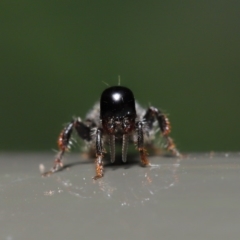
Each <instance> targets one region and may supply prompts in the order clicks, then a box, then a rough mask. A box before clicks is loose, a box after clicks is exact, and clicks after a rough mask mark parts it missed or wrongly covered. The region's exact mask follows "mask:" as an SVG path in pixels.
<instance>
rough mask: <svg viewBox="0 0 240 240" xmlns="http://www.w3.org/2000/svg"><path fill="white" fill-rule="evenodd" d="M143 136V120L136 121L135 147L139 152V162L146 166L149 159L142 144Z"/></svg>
mask: <svg viewBox="0 0 240 240" xmlns="http://www.w3.org/2000/svg"><path fill="white" fill-rule="evenodd" d="M143 143H144V137H143V122H141V121H139V122H137V148H138V151H139V153H140V158H141V163H142V165H143V166H148V165H149V161H148V159H147V150H146V149H145V148H144V146H143Z"/></svg>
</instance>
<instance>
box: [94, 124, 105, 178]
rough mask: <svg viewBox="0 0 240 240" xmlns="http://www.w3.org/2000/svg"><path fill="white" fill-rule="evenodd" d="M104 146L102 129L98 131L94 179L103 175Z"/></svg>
mask: <svg viewBox="0 0 240 240" xmlns="http://www.w3.org/2000/svg"><path fill="white" fill-rule="evenodd" d="M103 152H104V150H103V146H102V129H100V128H98V129H97V131H96V176H95V177H93V179H94V180H97V179H98V178H101V177H103Z"/></svg>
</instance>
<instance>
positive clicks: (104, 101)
mask: <svg viewBox="0 0 240 240" xmlns="http://www.w3.org/2000/svg"><path fill="white" fill-rule="evenodd" d="M100 118H101V120H102V121H103V126H104V127H105V129H107V130H108V131H110V129H113V128H115V127H116V124H121V125H122V128H123V129H124V128H126V124H127V125H128V128H130V125H131V126H132V125H133V123H135V118H136V109H135V99H134V96H133V93H132V91H131V90H130V89H128V88H126V87H122V86H115V87H109V88H107V89H106V90H104V91H103V93H102V96H101V100H100Z"/></svg>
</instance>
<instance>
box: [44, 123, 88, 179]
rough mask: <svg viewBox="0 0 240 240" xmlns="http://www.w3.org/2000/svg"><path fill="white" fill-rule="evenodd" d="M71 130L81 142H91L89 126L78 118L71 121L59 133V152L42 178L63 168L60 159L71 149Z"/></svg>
mask: <svg viewBox="0 0 240 240" xmlns="http://www.w3.org/2000/svg"><path fill="white" fill-rule="evenodd" d="M73 129H75V130H76V131H77V133H78V135H79V137H81V138H82V139H83V140H86V141H90V140H91V129H90V127H89V126H87V125H85V124H84V123H83V122H82V121H81V119H80V118H77V119H74V120H72V121H71V122H70V123H68V124H67V126H66V127H65V128H64V129H63V130H62V131H61V132H60V134H59V137H58V141H57V143H58V148H59V152H58V153H57V157H56V159H55V160H54V165H53V167H52V168H51V169H50V170H49V171H48V172H45V173H43V174H42V175H43V176H48V175H51V174H52V173H54V172H57V171H58V170H59V169H60V168H62V167H63V162H62V158H63V155H64V153H65V152H66V151H68V150H69V149H70V147H71V144H72V142H71V136H72V132H73Z"/></svg>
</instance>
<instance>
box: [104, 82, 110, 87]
mask: <svg viewBox="0 0 240 240" xmlns="http://www.w3.org/2000/svg"><path fill="white" fill-rule="evenodd" d="M102 83H104V84H105V85H107V86H108V87H110V85H109V84H108V83H107V82H104V81H102Z"/></svg>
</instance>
